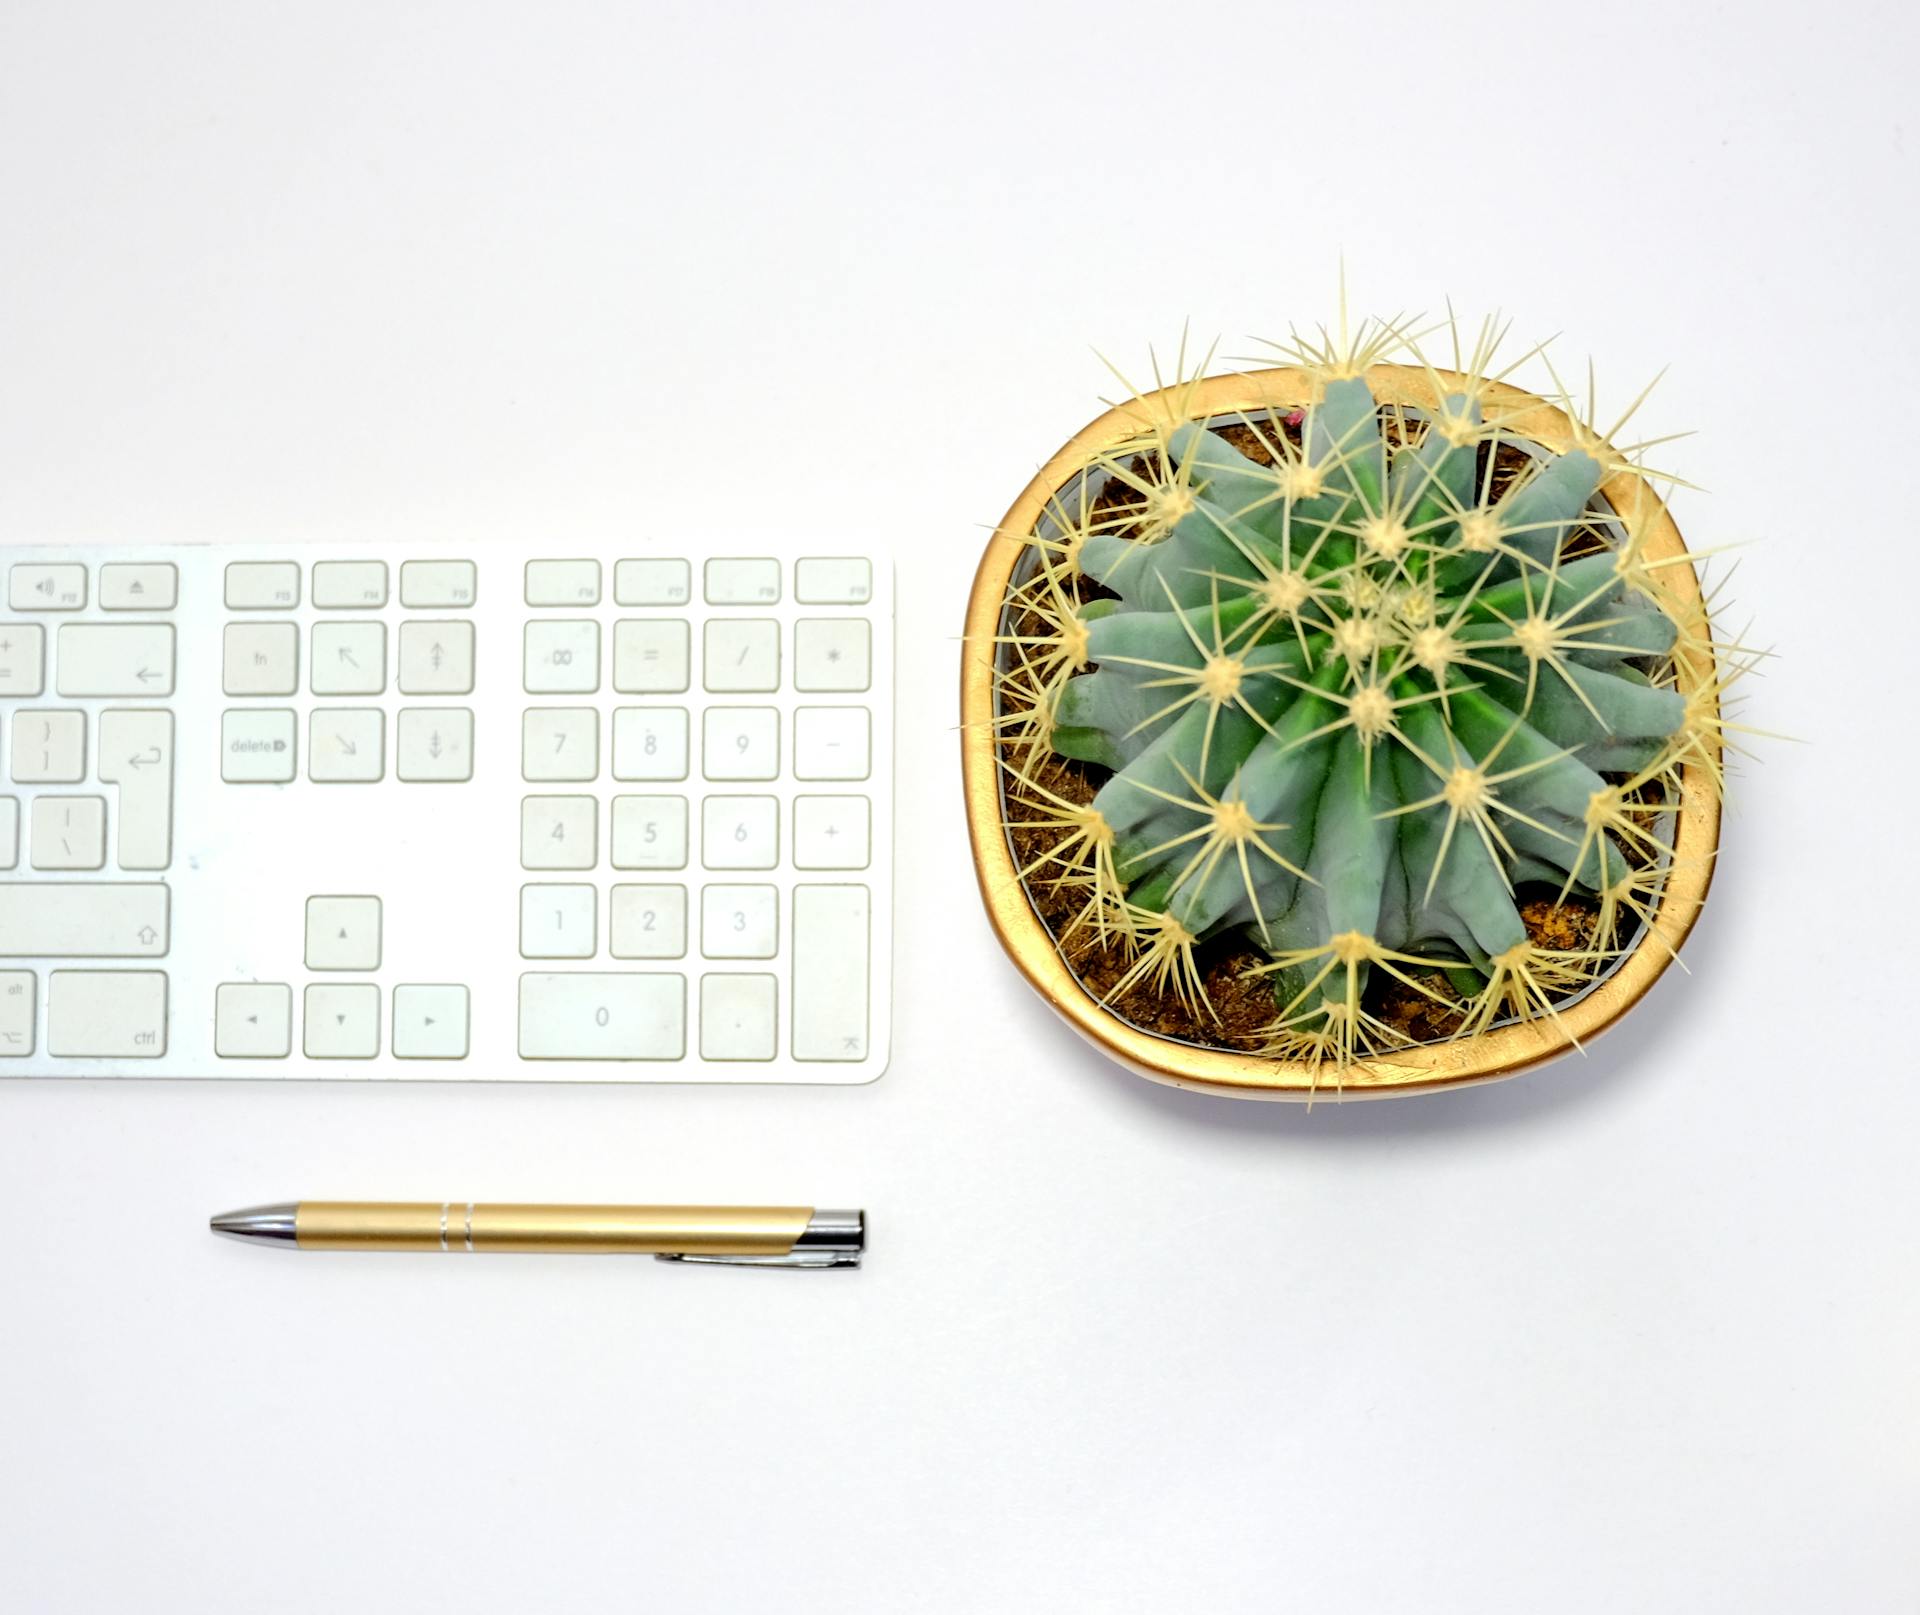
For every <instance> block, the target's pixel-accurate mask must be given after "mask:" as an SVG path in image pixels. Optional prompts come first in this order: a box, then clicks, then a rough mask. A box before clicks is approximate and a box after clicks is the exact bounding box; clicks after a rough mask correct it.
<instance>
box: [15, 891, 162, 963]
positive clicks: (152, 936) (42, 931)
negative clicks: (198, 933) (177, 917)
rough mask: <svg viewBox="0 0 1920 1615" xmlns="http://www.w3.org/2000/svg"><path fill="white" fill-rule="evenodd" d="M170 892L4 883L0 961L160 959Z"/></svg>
mask: <svg viewBox="0 0 1920 1615" xmlns="http://www.w3.org/2000/svg"><path fill="white" fill-rule="evenodd" d="M167 896H168V889H167V887H165V886H162V885H160V884H158V883H152V884H146V883H143V884H139V885H133V884H116V883H111V882H104V881H102V882H89V883H87V884H85V885H82V884H80V883H79V882H65V881H17V882H16V881H8V882H6V883H4V884H0V958H6V959H159V958H162V957H164V956H165V954H166V951H167Z"/></svg>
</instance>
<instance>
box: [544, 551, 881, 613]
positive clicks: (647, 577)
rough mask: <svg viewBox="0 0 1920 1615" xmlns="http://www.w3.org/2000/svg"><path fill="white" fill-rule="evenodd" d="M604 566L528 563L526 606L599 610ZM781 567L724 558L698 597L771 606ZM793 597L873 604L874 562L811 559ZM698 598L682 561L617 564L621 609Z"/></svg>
mask: <svg viewBox="0 0 1920 1615" xmlns="http://www.w3.org/2000/svg"><path fill="white" fill-rule="evenodd" d="M600 589H601V576H600V563H599V562H598V561H593V560H570V561H568V560H555V561H529V562H527V573H526V602H527V604H528V605H530V606H534V607H537V608H539V609H542V610H574V609H578V608H579V607H581V606H597V605H599V604H600ZM780 590H781V568H780V563H779V562H778V561H777V560H774V559H772V558H771V557H768V556H757V555H751V556H750V555H721V556H715V557H714V558H713V559H711V560H709V561H708V562H707V563H706V564H705V566H704V567H703V568H702V569H701V592H702V594H703V595H704V596H705V598H706V602H707V604H708V605H710V606H771V605H778V604H779V603H780ZM793 597H794V599H796V600H797V601H799V602H800V604H801V605H803V606H864V605H865V604H867V602H868V601H870V600H871V599H872V598H873V563H872V562H870V561H869V560H867V559H866V557H865V556H859V555H833V556H813V557H809V558H807V559H805V560H800V561H796V562H795V563H794V567H793ZM692 598H693V567H692V565H691V564H690V563H689V562H687V561H683V560H677V559H653V558H648V559H643V560H631V561H616V562H614V565H613V603H614V604H615V605H617V606H684V605H686V604H687V603H688V602H689V601H691V600H692Z"/></svg>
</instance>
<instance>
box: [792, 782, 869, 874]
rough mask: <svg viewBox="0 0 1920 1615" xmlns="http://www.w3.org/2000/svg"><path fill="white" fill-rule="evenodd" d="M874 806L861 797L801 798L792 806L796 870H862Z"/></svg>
mask: <svg viewBox="0 0 1920 1615" xmlns="http://www.w3.org/2000/svg"><path fill="white" fill-rule="evenodd" d="M872 818H873V804H872V802H871V801H869V800H868V799H867V798H866V797H864V796H800V797H796V798H794V803H793V867H794V868H795V869H865V868H866V867H867V862H868V860H869V858H870V857H871V856H872V855H871V853H870V852H869V850H868V845H869V842H870V840H871V838H872Z"/></svg>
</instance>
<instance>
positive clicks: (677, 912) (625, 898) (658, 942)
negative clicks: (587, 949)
mask: <svg viewBox="0 0 1920 1615" xmlns="http://www.w3.org/2000/svg"><path fill="white" fill-rule="evenodd" d="M611 903H612V909H613V919H612V925H611V936H610V940H609V947H608V951H609V952H611V953H612V955H613V956H614V958H616V959H678V958H681V957H682V956H683V955H684V954H685V953H686V951H687V889H686V887H684V886H616V887H614V888H613V891H612V894H611Z"/></svg>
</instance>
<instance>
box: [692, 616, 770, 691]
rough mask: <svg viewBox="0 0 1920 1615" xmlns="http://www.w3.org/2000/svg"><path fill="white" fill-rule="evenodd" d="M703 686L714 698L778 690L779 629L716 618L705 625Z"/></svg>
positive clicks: (758, 622) (754, 620) (760, 620)
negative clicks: (704, 673) (704, 679)
mask: <svg viewBox="0 0 1920 1615" xmlns="http://www.w3.org/2000/svg"><path fill="white" fill-rule="evenodd" d="M706 686H707V688H708V689H709V690H711V691H713V692H714V693H715V694H716V695H720V694H736V693H740V694H744V693H747V692H760V693H771V692H772V691H774V690H777V689H779V688H780V625H779V624H778V623H777V622H770V621H767V620H765V619H763V618H758V617H753V618H728V617H716V618H715V619H713V620H712V621H711V622H709V623H708V624H707V640H706Z"/></svg>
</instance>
